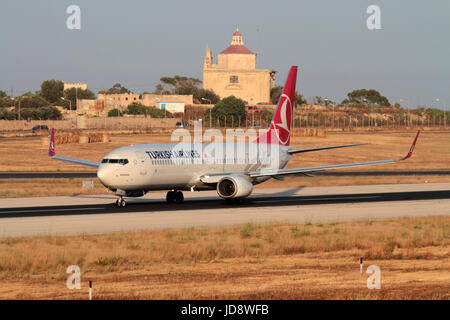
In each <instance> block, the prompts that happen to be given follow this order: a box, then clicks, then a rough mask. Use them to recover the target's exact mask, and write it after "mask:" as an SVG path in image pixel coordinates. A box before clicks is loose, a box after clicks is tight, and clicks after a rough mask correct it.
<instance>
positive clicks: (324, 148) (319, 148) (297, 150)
mask: <svg viewBox="0 0 450 320" xmlns="http://www.w3.org/2000/svg"><path fill="white" fill-rule="evenodd" d="M367 144H368V143H357V144H343V145H339V146H328V147H318V148H306V149H290V150H288V153H289V154H296V153H303V152H311V151H320V150H328V149H337V148H347V147H356V146H364V145H367Z"/></svg>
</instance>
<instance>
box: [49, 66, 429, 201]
mask: <svg viewBox="0 0 450 320" xmlns="http://www.w3.org/2000/svg"><path fill="white" fill-rule="evenodd" d="M296 79H297V66H292V67H291V68H290V71H289V75H288V77H287V80H286V84H285V86H284V88H283V92H282V94H281V96H280V98H279V100H278V104H277V107H276V110H275V113H274V115H273V118H272V121H271V122H270V126H269V129H268V130H267V131H266V132H265V133H263V134H262V135H260V136H259V137H257V138H256V139H254V140H249V141H247V142H233V143H229V142H226V143H219V142H210V143H204V142H202V143H199V144H197V145H195V143H194V144H192V143H177V144H175V143H169V144H138V145H130V146H125V147H121V148H118V149H115V150H113V151H111V152H110V153H108V154H107V155H106V156H105V157H104V158H103V160H102V161H101V162H96V161H90V160H82V159H76V158H69V157H64V156H59V155H56V153H55V141H54V138H55V131H54V129H53V128H52V130H51V134H50V144H49V151H48V154H49V156H50V157H51V158H52V159H53V160H59V161H65V162H69V163H75V164H79V165H84V166H90V167H94V168H97V177H98V179H99V180H100V182H101V183H102V184H103V185H104V186H105V187H106V188H108V189H109V190H111V191H112V192H114V193H115V194H116V195H117V196H118V199H117V201H116V206H118V207H125V206H126V202H125V200H124V197H140V196H143V195H145V194H146V193H147V192H149V191H168V192H167V196H166V201H167V203H182V202H183V201H184V196H183V192H182V191H189V190H190V191H202V190H216V191H217V193H218V195H219V196H220V197H221V198H224V199H226V201H227V202H232V203H239V202H241V200H242V199H244V198H246V197H248V196H249V195H250V194H251V193H252V191H253V186H254V185H256V184H260V183H262V182H264V181H266V180H268V179H271V178H275V179H278V180H283V178H284V177H285V176H288V175H305V176H311V175H313V174H314V173H316V172H320V171H324V170H331V169H340V168H349V167H360V166H368V165H379V164H387V163H395V162H398V161H403V160H406V159H408V158H410V157H411V155H412V153H413V151H414V147H415V145H416V142H417V139H418V137H419V134H420V130H418V131H417V134H416V136H415V138H414V140H413V142H412V144H411V147H410V149H409V151H408V153H407V154H406V155H405V156H403V157H400V158H394V159H387V160H376V161H367V162H354V163H343V164H329V165H321V166H310V167H300V168H288V169H286V168H285V166H286V165H287V164H288V162H289V160H290V159H291V157H292V156H293V155H295V154H300V153H306V152H314V151H321V150H330V149H337V148H347V147H354V146H360V145H364V144H362V143H359V144H347V145H335V146H325V147H317V148H304V149H294V148H293V147H292V146H290V137H291V125H292V119H293V112H294V110H293V107H294V103H293V102H294V98H295V85H296ZM228 148H231V149H228ZM233 148H234V149H233ZM255 149H256V150H257V151H256V153H255V152H251V151H252V150H255ZM262 149H264V150H265V151H264V152H263V151H261V150H262ZM229 150H233V151H231V152H230V151H229ZM267 150H269V151H270V152H268V151H267ZM261 154H264V156H261Z"/></svg>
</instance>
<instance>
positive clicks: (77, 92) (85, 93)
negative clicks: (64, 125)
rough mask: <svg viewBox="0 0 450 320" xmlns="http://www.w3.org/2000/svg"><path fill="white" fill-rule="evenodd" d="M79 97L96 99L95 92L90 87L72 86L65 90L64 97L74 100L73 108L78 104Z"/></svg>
mask: <svg viewBox="0 0 450 320" xmlns="http://www.w3.org/2000/svg"><path fill="white" fill-rule="evenodd" d="M77 97H78V99H95V94H94V93H93V92H92V91H91V90H89V89H86V90H83V89H77V88H70V89H67V90H65V91H64V98H65V99H66V100H70V101H72V109H74V108H75V106H76V104H77ZM64 107H66V106H64Z"/></svg>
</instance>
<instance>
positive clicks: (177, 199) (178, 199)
mask: <svg viewBox="0 0 450 320" xmlns="http://www.w3.org/2000/svg"><path fill="white" fill-rule="evenodd" d="M166 201H167V203H183V201H184V196H183V192H181V191H169V192H167V196H166Z"/></svg>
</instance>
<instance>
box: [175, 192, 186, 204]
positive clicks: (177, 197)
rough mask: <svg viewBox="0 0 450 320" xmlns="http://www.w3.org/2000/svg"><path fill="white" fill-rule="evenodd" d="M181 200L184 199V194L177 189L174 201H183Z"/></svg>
mask: <svg viewBox="0 0 450 320" xmlns="http://www.w3.org/2000/svg"><path fill="white" fill-rule="evenodd" d="M183 201H184V195H183V192H181V191H177V192H176V193H175V202H176V203H183Z"/></svg>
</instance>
